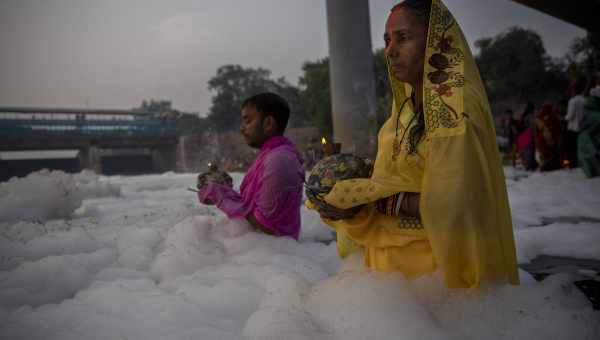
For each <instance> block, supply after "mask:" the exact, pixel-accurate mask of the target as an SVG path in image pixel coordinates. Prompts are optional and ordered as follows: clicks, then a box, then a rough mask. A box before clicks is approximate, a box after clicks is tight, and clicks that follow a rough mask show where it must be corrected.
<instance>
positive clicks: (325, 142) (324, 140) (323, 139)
mask: <svg viewBox="0 0 600 340" xmlns="http://www.w3.org/2000/svg"><path fill="white" fill-rule="evenodd" d="M321 144H323V145H325V144H327V139H325V137H323V138H321Z"/></svg>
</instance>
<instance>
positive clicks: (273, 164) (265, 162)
mask: <svg viewBox="0 0 600 340" xmlns="http://www.w3.org/2000/svg"><path fill="white" fill-rule="evenodd" d="M303 183H304V167H303V166H302V158H301V157H300V154H299V153H298V151H297V150H296V148H295V147H294V145H293V144H292V142H291V141H290V140H289V139H287V138H286V137H283V136H275V137H271V138H270V139H269V140H267V141H266V142H265V143H264V144H263V146H262V147H261V149H260V152H259V153H258V156H257V157H256V159H255V160H254V162H253V163H252V165H251V166H250V168H249V169H248V172H247V173H246V176H244V180H243V181H242V184H241V185H240V193H237V192H235V191H234V190H233V189H231V188H229V187H226V186H223V185H220V184H216V183H209V184H207V185H206V186H205V187H204V188H202V190H200V192H199V193H198V199H199V200H200V202H204V201H205V200H206V199H210V200H211V201H212V202H214V203H215V205H216V206H217V207H218V208H219V209H221V210H222V211H223V212H224V213H225V214H226V215H227V216H228V217H229V218H246V217H247V216H249V215H250V214H253V215H254V217H255V218H256V220H257V221H258V222H259V223H260V224H261V225H263V226H264V227H265V228H267V229H269V230H271V231H272V232H273V234H275V235H279V236H291V237H293V238H295V239H298V235H299V233H300V205H301V204H302V185H303Z"/></svg>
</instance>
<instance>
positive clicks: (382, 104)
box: [299, 49, 392, 135]
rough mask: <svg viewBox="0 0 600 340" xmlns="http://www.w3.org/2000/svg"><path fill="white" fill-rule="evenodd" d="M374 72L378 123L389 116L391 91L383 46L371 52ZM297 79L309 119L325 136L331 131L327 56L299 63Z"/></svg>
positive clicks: (381, 122) (380, 123)
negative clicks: (301, 73)
mask: <svg viewBox="0 0 600 340" xmlns="http://www.w3.org/2000/svg"><path fill="white" fill-rule="evenodd" d="M373 63H374V72H375V95H376V112H377V123H378V125H379V126H381V125H382V124H383V123H384V122H385V120H386V119H387V117H388V116H389V112H390V108H391V105H392V94H391V91H390V82H389V78H388V70H387V63H386V61H385V54H384V50H383V49H378V50H376V51H375V52H374V53H373ZM302 71H303V72H304V73H303V75H302V77H301V78H300V82H299V84H300V87H301V88H302V98H303V101H304V104H305V105H306V111H307V112H308V115H309V116H310V118H311V121H312V122H313V124H314V125H316V126H317V127H318V128H319V130H321V132H322V133H323V134H325V135H330V134H331V133H332V131H333V127H332V120H331V88H330V82H329V58H323V59H321V60H317V61H314V62H312V61H308V62H305V63H304V65H302Z"/></svg>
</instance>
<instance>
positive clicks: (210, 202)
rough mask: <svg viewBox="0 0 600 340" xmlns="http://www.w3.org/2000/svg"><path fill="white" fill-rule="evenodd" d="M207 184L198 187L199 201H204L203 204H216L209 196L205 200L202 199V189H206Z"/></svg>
mask: <svg viewBox="0 0 600 340" xmlns="http://www.w3.org/2000/svg"><path fill="white" fill-rule="evenodd" d="M205 186H206V185H204V186H202V187H199V188H198V192H197V195H198V201H199V202H200V203H202V204H206V205H214V203H213V201H211V200H210V199H209V198H207V199H204V200H203V199H202V189H204V187H205Z"/></svg>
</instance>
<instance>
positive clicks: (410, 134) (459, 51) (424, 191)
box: [319, 0, 519, 287]
mask: <svg viewBox="0 0 600 340" xmlns="http://www.w3.org/2000/svg"><path fill="white" fill-rule="evenodd" d="M384 40H385V45H386V47H385V54H386V57H387V62H388V71H389V77H390V81H391V88H392V92H393V96H394V102H393V105H392V112H391V115H390V117H389V119H388V120H387V121H386V122H385V124H384V125H383V126H382V128H381V130H380V131H379V136H378V145H379V147H378V152H377V158H376V160H375V164H374V170H373V174H372V177H371V178H370V179H354V180H345V181H339V182H337V183H336V185H335V186H334V188H333V189H332V191H331V192H330V193H329V194H327V195H326V196H325V197H324V199H325V201H326V202H327V203H328V205H329V206H328V207H327V208H322V207H321V208H319V213H320V214H321V217H322V218H323V219H324V221H325V222H326V223H327V224H328V225H330V226H331V227H332V228H334V229H336V231H337V233H338V249H339V251H340V254H341V255H342V256H345V255H347V254H348V253H350V252H352V251H353V250H354V249H355V248H356V247H355V245H358V247H359V248H362V250H363V251H364V261H365V265H366V266H367V267H369V268H371V269H373V270H379V271H400V272H403V273H404V274H405V275H406V276H408V277H415V276H419V275H422V274H424V273H427V272H432V271H436V270H441V272H442V273H443V277H444V280H445V284H446V285H447V286H448V287H476V286H478V285H480V284H482V283H484V282H502V283H504V282H508V283H512V284H518V281H519V280H518V272H517V266H516V255H515V245H514V236H513V230H512V222H511V216H510V210H509V206H508V197H507V193H506V186H505V182H504V174H503V171H502V167H501V163H500V156H499V152H498V147H497V144H496V139H495V138H496V135H495V131H494V127H493V120H492V117H491V115H490V108H489V104H488V101H487V97H486V94H485V90H484V88H483V86H482V82H481V78H480V76H479V72H478V70H477V67H476V65H475V62H474V59H473V57H472V54H471V52H470V50H469V47H468V45H467V42H466V41H465V38H464V36H463V34H462V31H461V29H460V27H459V26H458V24H457V23H456V21H455V20H454V17H453V16H452V14H451V13H450V12H449V11H448V9H447V8H446V7H445V6H444V4H443V3H442V2H441V1H440V0H429V1H423V0H406V1H404V2H402V3H400V4H398V5H396V6H395V7H394V8H393V9H392V11H391V13H390V15H389V18H388V20H387V23H386V29H385V35H384ZM357 207H360V208H357ZM356 211H358V212H357V213H356Z"/></svg>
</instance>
